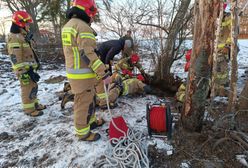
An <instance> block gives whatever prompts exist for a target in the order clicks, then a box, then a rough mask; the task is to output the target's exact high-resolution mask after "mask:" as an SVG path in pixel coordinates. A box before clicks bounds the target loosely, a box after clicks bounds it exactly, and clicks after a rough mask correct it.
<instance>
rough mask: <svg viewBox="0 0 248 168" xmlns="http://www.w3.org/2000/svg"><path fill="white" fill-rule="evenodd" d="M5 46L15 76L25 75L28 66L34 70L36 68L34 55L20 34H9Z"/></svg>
mask: <svg viewBox="0 0 248 168" xmlns="http://www.w3.org/2000/svg"><path fill="white" fill-rule="evenodd" d="M7 44H8V53H9V55H10V59H11V63H12V68H13V70H14V71H15V72H16V74H17V75H20V74H22V73H25V72H26V71H27V70H28V69H29V67H30V66H32V67H33V68H34V69H35V68H37V63H36V61H35V59H34V53H33V51H32V49H31V47H30V45H29V44H28V43H27V42H26V41H25V39H24V36H23V35H22V34H21V33H18V34H14V33H10V34H9V35H8V39H7Z"/></svg>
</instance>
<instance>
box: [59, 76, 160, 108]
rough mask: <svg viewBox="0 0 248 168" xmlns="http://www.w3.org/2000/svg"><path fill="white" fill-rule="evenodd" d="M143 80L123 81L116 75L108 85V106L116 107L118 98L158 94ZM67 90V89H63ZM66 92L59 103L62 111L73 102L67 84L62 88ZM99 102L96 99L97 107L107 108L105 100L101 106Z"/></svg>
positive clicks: (139, 77) (139, 78) (140, 77)
mask: <svg viewBox="0 0 248 168" xmlns="http://www.w3.org/2000/svg"><path fill="white" fill-rule="evenodd" d="M144 81H145V78H144V77H143V76H142V75H141V74H139V75H137V77H136V78H131V79H125V80H122V77H121V76H120V75H117V76H116V77H115V79H114V80H113V82H112V83H111V84H110V88H109V93H108V98H109V106H110V108H115V107H117V103H116V100H117V98H118V97H120V96H128V95H129V96H131V95H135V94H144V93H146V94H160V93H159V90H157V89H155V88H151V87H150V86H149V85H146V84H144V83H143V82H144ZM65 88H67V89H65ZM65 90H66V92H65V94H64V96H63V97H62V101H61V108H62V109H63V108H64V107H65V104H66V103H67V102H70V101H73V96H74V95H73V94H72V92H71V90H70V86H68V85H67V84H66V85H65V87H64V91H65ZM99 103H100V100H99V99H97V105H99V107H100V108H101V109H106V108H107V102H106V99H104V100H103V101H102V102H101V104H99Z"/></svg>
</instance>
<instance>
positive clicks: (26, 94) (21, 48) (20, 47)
mask: <svg viewBox="0 0 248 168" xmlns="http://www.w3.org/2000/svg"><path fill="white" fill-rule="evenodd" d="M32 22H33V20H32V18H31V16H30V15H29V14H28V13H27V12H25V11H16V12H15V13H14V14H13V16H12V25H11V28H10V34H9V36H8V39H7V44H8V53H9V55H10V59H11V63H12V68H13V71H14V72H15V74H16V76H17V78H18V79H19V81H20V86H21V97H22V106H23V110H24V112H25V114H27V115H30V116H32V117H37V116H41V115H43V112H42V110H43V109H45V108H46V106H44V105H41V104H39V102H38V99H37V92H38V85H37V82H38V80H39V78H40V76H39V75H38V73H37V72H36V70H37V67H38V64H37V62H36V60H35V58H34V53H33V50H32V48H31V44H30V43H29V41H27V36H28V34H29V24H30V23H32Z"/></svg>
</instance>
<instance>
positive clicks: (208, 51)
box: [182, 0, 219, 132]
mask: <svg viewBox="0 0 248 168" xmlns="http://www.w3.org/2000/svg"><path fill="white" fill-rule="evenodd" d="M194 10H195V11H194V16H195V23H194V39H193V49H192V51H193V52H192V56H191V60H190V61H191V62H190V64H191V69H190V72H189V80H188V84H187V91H186V100H185V104H184V110H183V113H182V123H183V127H184V128H186V129H188V130H190V131H197V132H200V131H201V129H202V123H203V118H204V112H205V102H206V98H207V95H208V92H209V80H210V76H211V60H212V56H213V52H214V40H215V30H216V25H215V23H216V19H217V16H218V10H219V0H208V1H206V0H196V2H195V9H194Z"/></svg>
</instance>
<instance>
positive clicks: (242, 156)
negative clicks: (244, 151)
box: [236, 155, 248, 167]
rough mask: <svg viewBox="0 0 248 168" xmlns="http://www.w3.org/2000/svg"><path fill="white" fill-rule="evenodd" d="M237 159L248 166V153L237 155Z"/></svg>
mask: <svg viewBox="0 0 248 168" xmlns="http://www.w3.org/2000/svg"><path fill="white" fill-rule="evenodd" d="M236 159H237V160H238V161H239V162H240V163H241V164H242V165H243V166H245V167H248V162H247V160H248V159H247V156H246V155H236Z"/></svg>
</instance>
